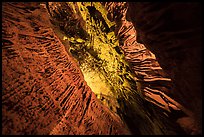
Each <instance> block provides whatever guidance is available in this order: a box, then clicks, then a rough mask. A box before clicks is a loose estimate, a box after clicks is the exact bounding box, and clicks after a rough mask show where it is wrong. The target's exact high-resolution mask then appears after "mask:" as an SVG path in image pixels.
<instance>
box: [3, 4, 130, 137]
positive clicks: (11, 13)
mask: <svg viewBox="0 0 204 137" xmlns="http://www.w3.org/2000/svg"><path fill="white" fill-rule="evenodd" d="M2 17H3V18H2V21H3V22H2V90H3V91H2V134H17V135H23V134H130V132H129V131H128V129H127V128H126V126H125V125H124V123H123V122H122V121H121V119H120V118H119V117H118V116H117V115H115V114H114V113H112V112H111V111H110V110H109V109H108V108H107V107H106V106H104V105H102V104H101V103H100V102H99V101H98V99H97V98H96V96H95V95H94V94H93V92H92V91H91V89H90V88H89V87H88V86H87V84H86V82H85V81H84V77H83V75H82V73H81V71H80V69H79V66H78V64H77V63H76V61H75V60H74V59H73V58H72V56H71V55H70V54H68V52H66V49H65V47H64V45H63V44H62V43H61V41H60V40H59V39H58V37H57V36H56V35H55V33H54V32H53V30H52V28H51V24H50V22H49V19H48V13H47V10H46V9H45V8H43V7H42V6H40V3H37V2H35V3H28V2H27V3H3V7H2Z"/></svg>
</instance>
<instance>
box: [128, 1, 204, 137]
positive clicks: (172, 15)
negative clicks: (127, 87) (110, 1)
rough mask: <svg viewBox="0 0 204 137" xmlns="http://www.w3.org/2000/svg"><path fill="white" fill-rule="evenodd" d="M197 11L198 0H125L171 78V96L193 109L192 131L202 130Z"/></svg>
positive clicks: (199, 45) (198, 7) (138, 30)
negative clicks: (174, 0)
mask: <svg viewBox="0 0 204 137" xmlns="http://www.w3.org/2000/svg"><path fill="white" fill-rule="evenodd" d="M201 13H202V10H201V4H200V3H190V2H188V3H165V4H164V3H148V2H146V3H140V2H138V3H129V10H128V17H129V19H131V21H132V22H133V25H134V27H135V28H136V30H137V32H138V34H139V35H140V39H141V40H142V41H143V43H144V44H145V46H146V47H147V48H148V49H149V50H150V51H151V52H153V53H154V54H155V56H156V58H157V60H158V62H159V64H160V66H161V67H162V68H163V70H164V72H165V73H167V74H168V75H169V77H170V78H171V80H172V92H171V93H172V97H173V98H174V99H175V100H177V101H178V102H179V103H180V104H181V105H183V106H184V107H185V108H187V109H189V110H190V111H192V112H193V114H190V116H191V117H193V118H194V119H195V120H196V124H195V123H194V124H195V125H196V126H198V127H199V128H200V129H199V130H200V131H198V130H197V131H196V132H197V133H196V134H202V123H201V121H202V92H201V91H202V90H201V85H202V84H201V72H202V67H201V66H202V64H201V62H202V59H201V58H202V57H201V55H202V52H201V51H202V46H201V45H202V44H201V27H202V26H201V24H202V23H201ZM179 121H180V122H179V123H182V122H181V121H182V120H179ZM185 121H188V120H186V119H185V120H183V125H188V124H186V122H185ZM191 121H192V120H191ZM188 122H189V121H188ZM188 122H187V123H188ZM189 123H191V122H189ZM194 124H193V125H194ZM189 127H191V126H188V127H186V128H188V129H189ZM191 134H195V131H192V133H191Z"/></svg>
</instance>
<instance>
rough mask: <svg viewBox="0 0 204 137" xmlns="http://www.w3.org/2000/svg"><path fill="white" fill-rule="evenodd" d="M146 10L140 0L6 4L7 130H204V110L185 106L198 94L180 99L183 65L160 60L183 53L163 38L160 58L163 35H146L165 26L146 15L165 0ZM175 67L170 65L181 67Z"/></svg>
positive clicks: (169, 132) (4, 99) (67, 132)
mask: <svg viewBox="0 0 204 137" xmlns="http://www.w3.org/2000/svg"><path fill="white" fill-rule="evenodd" d="M141 5H143V4H141ZM144 5H145V6H144V7H145V8H144V10H146V12H145V13H147V15H146V14H145V13H143V12H142V10H141V12H140V10H139V8H140V4H139V3H138V4H137V3H131V5H130V3H126V2H40V3H38V2H28V3H23V2H16V3H15V2H8V3H3V9H2V18H3V19H2V61H3V62H2V64H3V70H2V85H3V89H2V126H3V127H2V134H4V135H7V134H15V135H17V134H19V135H27V134H28V135H44V134H45V135H48V134H49V135H53V134H55V135H56V134H60V135H81V134H83V135H84V134H85V135H93V134H97V135H98V134H99V135H121V134H122V135H124V134H125V135H126V134H127V135H128V134H133V135H189V134H191V135H192V134H202V131H200V129H199V128H200V127H199V126H200V125H199V119H200V114H198V112H199V111H200V110H198V111H197V110H196V111H195V112H193V110H194V109H192V108H191V107H188V105H186V104H185V101H186V100H188V99H189V97H190V95H192V97H193V98H194V99H195V98H196V95H194V94H192V93H191V94H189V96H188V95H185V97H186V98H184V99H182V98H181V97H182V92H183V90H182V89H181V88H180V87H181V86H180V85H181V83H182V82H183V84H184V85H185V84H186V83H187V84H188V82H189V81H190V80H189V81H187V80H186V81H185V80H184V79H182V78H185V76H186V75H183V77H182V76H181V77H180V75H179V74H178V73H177V72H179V71H180V70H182V67H183V66H181V67H180V66H179V65H180V64H181V65H183V64H185V63H183V64H182V63H180V64H177V65H178V71H177V67H175V68H174V69H172V73H171V71H169V70H168V67H166V66H165V63H164V62H162V61H163V60H162V59H163V58H167V61H168V57H170V56H171V54H172V55H175V53H174V52H177V51H181V50H180V49H181V48H173V49H178V50H175V51H173V50H168V46H169V45H168V44H169V43H168V42H167V43H165V42H164V43H163V45H165V44H167V45H168V46H167V51H168V52H165V50H163V51H164V52H163V53H159V52H160V51H159V49H157V47H154V46H155V45H156V46H157V42H155V41H160V40H161V42H162V40H163V39H164V38H163V37H161V39H156V40H155V41H154V39H152V37H154V38H156V37H157V36H158V35H155V36H154V35H153V34H154V32H153V33H152V32H151V31H150V32H151V33H150V36H149V35H147V36H146V32H148V31H149V30H154V29H155V28H157V27H158V25H161V24H163V23H161V24H158V25H156V26H155V27H153V29H151V28H149V29H148V25H151V23H152V22H151V21H158V20H151V17H150V16H148V14H156V13H157V12H156V13H155V12H154V10H152V9H154V8H155V7H157V6H158V5H160V4H158V5H157V4H156V6H155V5H154V4H148V3H147V4H146V3H144ZM134 6H135V7H137V6H138V7H137V9H136V10H135V11H133V9H134ZM154 6H155V7H154ZM170 7H171V6H170ZM172 7H173V6H172ZM146 8H147V9H146ZM148 8H150V9H148ZM167 8H168V7H167ZM161 9H163V8H161ZM169 9H171V8H169ZM159 10H160V9H159ZM149 11H152V12H150V13H149ZM155 11H156V10H155ZM162 11H163V10H162ZM164 11H165V10H164ZM134 14H135V15H136V17H137V19H138V20H135V18H134ZM140 14H142V15H144V16H145V18H140ZM164 15H166V14H164ZM167 15H170V11H169V14H167ZM146 16H147V18H148V17H149V18H148V19H149V20H148V21H147V22H148V23H147V24H146V26H147V27H143V26H142V25H144V22H145V21H146ZM172 17H173V15H172ZM140 19H141V22H143V23H141V22H140ZM195 19H196V18H195ZM138 22H139V23H138ZM149 22H150V24H149ZM136 23H138V24H136ZM135 24H136V25H135ZM152 24H153V23H152ZM178 24H179V23H178ZM140 25H141V27H138V26H140ZM174 25H176V24H174ZM158 28H159V27H158ZM143 29H148V30H147V31H146V30H145V31H144V32H145V33H144V32H143ZM167 29H169V28H167ZM195 30H198V28H196V29H195ZM161 31H162V29H161ZM182 32H185V31H182ZM187 32H189V31H187ZM151 34H152V35H153V36H152V37H151ZM157 34H158V32H157ZM162 34H163V33H162ZM170 34H171V35H173V33H170ZM177 34H179V33H176V34H175V35H177ZM159 36H160V35H159ZM187 36H188V35H187ZM170 38H171V37H170ZM179 38H180V37H178V39H177V40H176V41H179ZM182 38H183V37H181V39H182ZM193 38H194V37H192V39H193ZM148 40H149V41H148ZM151 40H152V41H153V42H152V41H151ZM172 41H173V40H172ZM181 41H182V40H181ZM151 42H152V43H151ZM173 42H174V41H173ZM170 43H171V42H170ZM179 43H180V42H178V43H175V44H179ZM145 44H147V45H145ZM151 46H152V47H151ZM175 46H177V45H175ZM150 49H151V51H152V52H151V51H150ZM169 49H171V47H169ZM195 49H196V48H195ZM192 51H193V52H194V50H192ZM195 51H196V50H195ZM153 52H154V53H155V54H153ZM158 53H159V55H158ZM180 53H182V54H181V55H183V52H180ZM160 54H161V56H160ZM198 55H199V54H198ZM195 56H196V55H195ZM185 57H186V56H184V57H183V58H184V59H185ZM183 58H182V57H180V56H178V59H183ZM186 58H187V57H186ZM192 58H194V56H192ZM172 59H176V58H172ZM171 61H172V60H170V59H169V62H168V63H169V64H170V66H169V68H172V67H173V66H175V64H176V63H177V62H176V61H177V60H176V61H175V62H174V61H173V63H172V62H171ZM179 61H180V60H179ZM179 61H178V62H179ZM198 61H199V60H198ZM198 61H197V62H198ZM180 62H182V61H180ZM168 63H166V64H168ZM171 63H172V64H171ZM160 64H161V65H160ZM161 66H162V67H164V68H165V69H164V70H163V69H162V67H161ZM184 66H185V65H184ZM198 68H199V67H198ZM186 72H187V71H186ZM188 72H189V71H188ZM195 72H196V71H195ZM174 73H175V74H174ZM182 74H187V73H185V71H183V72H182ZM196 74H197V73H196ZM190 76H191V73H190V75H189V76H186V77H189V78H191V77H190ZM179 78H180V79H179ZM179 80H181V82H179ZM195 80H197V77H195ZM195 83H196V82H195ZM179 84H180V85H179ZM179 86H180V87H179ZM188 87H189V86H188ZM184 89H188V90H189V91H190V90H191V88H184ZM195 89H196V93H198V90H199V86H198V87H196V88H195ZM180 90H182V91H180ZM188 90H187V91H188ZM177 92H178V93H177ZM179 99H181V100H179ZM185 99H186V100H185ZM199 101H200V100H199V99H198V101H196V100H195V101H193V102H195V103H191V105H195V104H196V103H199ZM183 102H184V103H183ZM198 107H200V106H199V105H198ZM197 116H198V118H195V117H197ZM196 120H197V121H196Z"/></svg>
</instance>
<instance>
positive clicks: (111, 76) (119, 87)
mask: <svg viewBox="0 0 204 137" xmlns="http://www.w3.org/2000/svg"><path fill="white" fill-rule="evenodd" d="M112 8H115V7H114V5H113V7H112ZM120 8H122V6H120ZM48 9H49V11H50V15H51V20H52V22H53V24H54V25H55V28H56V29H55V32H56V33H57V34H58V36H59V37H61V38H60V39H61V40H62V42H63V43H66V42H69V43H70V44H69V46H66V44H65V47H67V49H68V51H70V52H71V54H72V55H73V57H74V58H75V59H76V60H78V62H79V65H80V68H81V70H82V72H83V74H84V76H85V80H86V82H87V83H88V85H89V86H90V88H91V89H92V91H93V92H94V93H95V94H96V95H97V97H98V98H99V99H100V100H101V101H102V102H103V103H104V104H105V105H107V106H108V107H109V109H111V110H112V111H113V112H115V113H116V114H118V115H119V116H120V117H121V118H122V119H123V120H124V122H125V123H126V124H127V125H128V127H129V129H130V130H131V132H132V133H133V134H178V133H180V132H181V131H179V130H180V129H179V127H178V125H177V124H176V123H175V122H174V121H171V120H172V119H169V118H168V117H167V116H166V115H165V111H163V110H162V109H161V108H158V107H157V106H154V105H153V104H151V103H149V102H147V101H146V100H145V99H144V97H143V95H142V92H143V89H141V88H140V85H141V81H136V79H137V77H139V76H138V75H137V76H135V73H133V71H132V70H134V69H133V68H132V67H133V66H132V64H131V67H130V66H129V64H128V62H127V61H129V60H128V59H127V58H128V57H129V56H127V55H126V53H127V50H126V51H125V56H124V55H123V51H122V50H121V49H120V47H119V46H122V45H121V43H119V41H117V39H116V36H115V33H114V31H115V32H116V31H117V29H118V28H119V29H120V26H118V22H116V24H115V22H113V20H111V19H110V16H109V17H107V14H109V11H107V10H106V8H105V7H104V6H103V5H102V4H101V3H99V2H93V3H91V2H85V3H81V2H77V3H73V2H66V3H63V2H62V3H52V2H50V3H48ZM116 11H117V10H116ZM113 13H114V12H113ZM117 15H118V16H120V14H119V13H116V16H117ZM121 17H122V16H121ZM80 19H83V20H84V21H83V22H86V23H85V24H84V25H85V26H81V24H80V23H79V22H78V21H79V20H80ZM70 22H71V23H70ZM59 24H60V25H59ZM72 24H77V25H76V26H73V25H72ZM123 25H124V24H123ZM125 25H129V24H125ZM131 25H132V24H131ZM75 27H76V29H74V28H75ZM126 27H127V28H128V27H129V26H126ZM130 27H131V26H130ZM78 28H81V29H78ZM132 28H133V29H132ZM132 28H130V29H127V31H126V30H125V31H124V32H120V33H123V34H124V35H125V37H124V39H125V38H127V37H126V33H127V35H129V32H130V31H133V34H131V35H133V39H134V38H135V35H136V32H135V30H134V27H133V25H132ZM70 30H75V34H76V35H70ZM84 30H85V31H86V32H87V37H82V36H80V35H79V34H78V32H81V31H84ZM128 30H130V31H128ZM116 35H117V33H116ZM120 37H122V36H120ZM120 37H119V38H120ZM121 39H122V38H120V42H121V41H122V40H124V39H122V40H121ZM131 39H132V38H131ZM127 41H129V42H132V41H130V40H129V39H128V40H127ZM133 41H134V40H133ZM137 45H139V44H136V45H134V44H133V45H132V47H134V46H137ZM139 46H140V47H135V48H138V50H139V49H142V47H143V49H144V48H145V47H144V45H143V46H142V45H139ZM130 48H131V47H130ZM131 50H132V49H129V51H131ZM133 50H134V49H133ZM145 50H146V51H147V49H145ZM133 52H134V51H133ZM137 52H138V51H135V52H134V53H135V54H136V53H137ZM144 55H145V54H144ZM147 57H148V56H147ZM131 58H132V60H137V59H139V61H141V60H140V58H137V57H136V56H132V57H131ZM150 58H151V59H152V60H153V61H155V60H156V59H155V57H154V56H153V55H151V56H150ZM126 60H127V61H126ZM141 62H142V61H141ZM155 62H156V61H155ZM131 63H132V62H131ZM151 63H152V64H153V63H154V62H151ZM151 63H150V64H149V65H150V66H147V67H148V68H150V71H152V70H151V65H152V64H151ZM156 63H157V62H156ZM156 63H155V64H156ZM155 64H153V65H155ZM156 65H157V66H156V67H159V65H158V63H157V64H156ZM154 68H155V67H154ZM139 69H141V70H143V67H140V68H139ZM159 70H160V71H159V72H162V70H161V68H160V67H159ZM152 72H153V73H152V75H153V76H154V77H153V78H155V79H159V80H160V81H165V82H166V81H167V82H169V81H170V80H169V79H168V78H166V79H167V80H166V79H165V76H164V75H162V76H160V77H159V76H158V74H157V72H156V71H152ZM155 72H156V73H155ZM154 73H155V74H154ZM159 74H160V73H159ZM140 76H141V73H140ZM146 77H148V78H149V77H150V78H149V79H150V80H153V81H155V79H153V78H152V77H151V75H150V74H149V73H146ZM140 80H141V79H140ZM145 80H146V78H145ZM165 82H164V83H165ZM149 84H150V82H149ZM141 91H142V92H141ZM153 95H156V96H159V98H158V99H155V98H153V99H155V100H156V101H158V102H160V101H159V99H161V101H163V102H164V99H162V98H161V95H159V94H158V95H157V94H153ZM163 102H162V103H163ZM163 104H164V105H165V106H164V107H165V109H166V110H168V109H169V108H168V107H169V105H168V103H166V102H164V103H163ZM163 104H162V105H163ZM172 106H173V105H172ZM147 125H148V126H147Z"/></svg>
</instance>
